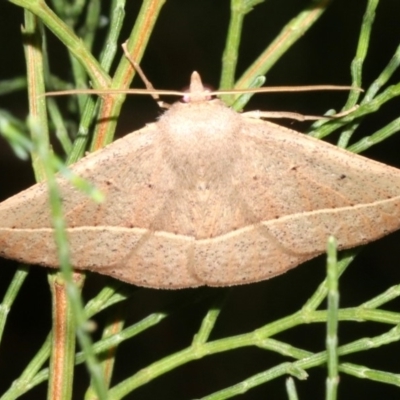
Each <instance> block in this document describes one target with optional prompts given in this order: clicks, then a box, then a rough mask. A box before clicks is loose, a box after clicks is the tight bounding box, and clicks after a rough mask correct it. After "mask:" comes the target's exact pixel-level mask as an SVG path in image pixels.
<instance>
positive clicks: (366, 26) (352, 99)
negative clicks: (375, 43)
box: [338, 0, 379, 148]
mask: <svg viewBox="0 0 400 400" xmlns="http://www.w3.org/2000/svg"><path fill="white" fill-rule="evenodd" d="M378 3H379V0H369V1H368V4H367V9H366V11H365V13H364V17H363V21H362V24H361V31H360V36H359V40H358V45H357V50H356V55H355V57H354V59H353V61H352V63H351V68H350V69H351V76H352V86H354V87H362V68H363V65H364V61H365V59H366V56H367V52H368V46H369V43H370V38H371V31H372V25H373V23H374V20H375V10H376V7H377V6H378ZM359 97H360V92H357V91H355V90H352V91H351V92H350V93H349V97H348V99H347V102H346V104H345V106H344V107H343V111H345V110H349V109H351V108H352V107H354V106H355V105H356V104H357V101H358V99H359ZM358 125H359V123H355V124H351V125H350V129H349V128H348V129H346V130H345V131H344V132H342V134H341V135H340V138H339V141H338V146H339V147H342V148H346V147H347V146H348V144H349V141H350V139H351V136H352V135H353V133H354V131H355V130H356V128H357V127H358Z"/></svg>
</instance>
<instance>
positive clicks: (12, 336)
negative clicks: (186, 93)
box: [0, 0, 400, 400]
mask: <svg viewBox="0 0 400 400" xmlns="http://www.w3.org/2000/svg"><path fill="white" fill-rule="evenodd" d="M128 3H129V4H128V6H127V12H126V14H127V16H126V27H125V31H124V34H123V35H122V37H121V42H122V41H123V40H125V38H127V36H128V32H129V30H130V26H131V24H132V23H133V21H134V19H135V17H136V13H137V9H138V7H139V6H140V4H139V3H140V2H132V1H131V2H128ZM308 3H309V2H308V1H300V0H269V1H266V2H265V3H263V4H261V5H259V6H257V7H256V9H255V10H254V11H253V12H252V13H250V14H249V15H248V16H247V18H246V20H245V25H244V31H243V41H242V45H241V50H242V52H241V55H240V59H239V65H238V76H240V74H241V72H243V71H244V70H245V69H246V68H247V66H248V65H249V64H250V63H251V62H252V60H254V59H255V58H256V57H257V56H258V54H259V53H260V52H261V51H262V50H263V49H264V48H265V46H266V44H268V43H269V42H270V41H271V40H273V39H274V37H275V36H276V35H277V34H278V33H279V32H280V30H281V29H282V27H283V26H284V24H285V23H287V22H288V21H289V20H290V19H291V18H293V17H294V16H296V15H297V13H298V12H299V11H300V10H302V9H303V8H304V6H305V5H307V4H308ZM107 4H108V2H106V1H104V10H105V11H104V12H106V11H107ZM365 7H366V1H360V0H336V1H333V2H332V4H331V6H330V7H329V8H328V10H327V11H326V13H325V14H324V15H323V16H322V17H321V18H320V20H319V21H318V22H317V23H316V24H315V25H314V26H313V27H312V28H311V30H310V31H309V32H307V33H306V34H305V36H304V37H303V38H302V39H301V40H300V41H299V42H297V43H296V44H295V45H294V46H293V48H292V49H291V50H290V51H289V52H288V53H287V54H285V55H284V56H283V57H282V58H281V60H280V61H279V62H278V63H277V64H276V65H275V67H274V68H273V69H272V70H271V72H270V73H269V74H268V76H267V84H269V85H292V84H316V83H330V84H349V83H350V72H349V68H350V67H349V65H350V62H351V60H352V58H353V56H354V54H355V49H356V45H357V40H358V33H359V29H360V25H361V21H362V16H363V13H364V9H365ZM399 15H400V3H399V2H398V1H396V0H386V1H382V2H381V4H380V5H379V7H378V10H377V16H376V22H375V24H374V27H373V32H372V41H371V46H370V48H369V54H368V58H367V60H366V63H365V67H364V75H363V87H365V88H367V87H368V86H369V84H370V83H371V82H372V81H373V79H375V78H376V77H377V75H378V74H379V73H380V71H381V70H382V69H383V68H384V66H385V65H386V64H387V63H388V61H389V59H390V57H391V56H392V55H393V53H394V51H395V49H396V47H397V46H398V44H399V38H400V23H399V22H400V20H399ZM228 21H229V1H227V0H220V1H215V0H192V1H187V0H168V1H167V3H166V5H165V6H164V8H163V10H162V13H161V16H160V19H159V21H158V23H157V26H156V28H155V31H154V34H153V36H152V38H151V40H150V44H149V46H148V49H147V50H146V54H145V56H144V59H143V61H142V68H143V69H144V71H145V72H146V74H147V76H148V78H149V79H150V80H151V81H152V83H153V85H154V86H155V87H157V88H168V89H180V88H182V87H184V86H185V85H187V83H188V79H189V76H190V73H191V72H192V71H193V70H197V71H199V72H200V73H201V75H202V78H203V80H204V81H205V82H207V83H210V84H211V85H214V86H215V87H217V86H218V82H219V74H220V68H221V54H222V50H223V47H224V42H225V35H226V30H227V25H228ZM22 23H23V12H22V9H20V8H18V7H16V6H14V5H12V4H10V3H8V2H5V1H4V0H3V1H1V3H0V52H1V53H0V54H1V62H0V79H7V78H12V77H14V76H16V75H23V74H24V73H25V66H24V57H23V49H22V45H21V33H20V28H21V25H22ZM49 42H50V54H51V57H52V63H53V64H52V67H53V68H54V70H57V71H60V74H62V75H64V76H66V77H68V70H65V68H64V67H65V65H67V62H66V60H67V57H66V55H65V50H64V48H63V46H62V45H61V44H60V43H59V42H58V41H57V39H56V38H54V37H52V36H51V35H49ZM100 44H101V43H97V45H98V46H99V48H100ZM399 77H400V75H399V73H397V76H396V77H395V78H394V79H393V80H392V83H395V82H398V81H399ZM135 85H139V83H138V81H135ZM345 98H346V94H343V93H342V94H338V93H314V94H279V95H268V96H259V97H257V99H255V100H253V101H252V103H251V104H250V105H249V106H248V109H254V108H260V109H263V110H281V111H296V112H301V113H304V114H322V113H324V112H325V111H326V110H327V109H329V108H339V107H340V106H341V105H342V104H343V102H344V99H345ZM399 105H400V104H399V101H397V100H394V101H391V102H390V103H389V104H387V105H385V106H384V107H383V108H382V110H380V112H379V113H377V114H376V115H374V116H372V117H369V118H368V119H367V121H366V122H365V123H364V124H363V125H362V127H361V129H360V130H359V132H358V135H359V136H360V137H362V136H364V135H368V134H370V133H372V132H374V131H375V130H376V129H378V128H379V127H382V126H384V125H385V124H386V123H388V122H389V121H391V120H392V119H394V118H395V117H397V116H398V109H399ZM0 107H1V108H6V109H9V110H11V111H12V112H13V113H14V114H15V115H17V116H19V117H21V118H24V117H25V116H26V115H27V99H26V93H25V92H20V93H18V94H13V95H9V96H6V97H0ZM159 114H160V112H159V110H158V109H157V106H156V105H155V104H154V102H153V101H152V100H151V99H145V98H143V97H134V96H133V97H132V98H130V99H129V101H128V102H127V104H126V106H125V107H124V110H123V113H122V115H121V118H120V123H119V126H118V134H119V135H123V134H125V133H126V132H130V131H133V130H135V129H137V128H139V127H141V126H143V124H144V123H146V122H150V121H153V120H154V119H155V118H156V117H157V116H158V115H159ZM282 123H286V124H287V125H289V126H291V127H295V128H296V129H299V130H306V129H307V126H306V125H304V124H303V125H297V124H294V123H293V122H284V121H283V122H282ZM330 140H333V141H334V140H335V138H332V139H330ZM399 148H400V143H399V136H397V137H396V136H394V137H392V138H390V139H389V140H387V141H385V142H384V143H382V144H380V145H378V146H375V147H374V148H373V149H371V150H369V151H368V152H367V153H366V154H365V155H367V156H368V157H371V158H374V159H377V160H379V161H382V162H385V163H387V164H390V165H394V166H397V167H399V166H400V157H399V152H398V149H399ZM33 183H34V180H33V176H32V172H31V169H30V165H29V162H22V161H20V160H18V159H17V158H16V157H15V156H14V154H13V153H12V151H11V150H10V148H9V146H8V145H7V144H6V143H5V142H4V141H1V143H0V198H1V199H5V198H7V197H8V196H10V195H12V194H14V193H17V192H18V191H20V190H22V189H23V188H26V187H28V186H29V185H31V184H33ZM399 238H400V236H399V234H398V233H397V234H392V235H390V236H388V237H386V238H384V239H382V240H379V241H377V242H375V243H372V244H370V245H368V246H367V247H366V248H365V249H364V250H363V252H362V253H361V254H360V255H359V256H358V258H357V260H356V261H355V262H354V263H353V264H352V266H351V267H350V269H349V270H348V271H347V272H346V273H345V275H344V276H343V277H342V279H341V281H340V290H341V298H340V301H341V306H342V307H352V306H357V305H358V304H360V303H362V302H364V301H366V300H368V299H370V298H371V297H373V296H375V295H377V294H379V293H381V292H382V291H384V290H385V289H386V288H388V287H390V286H392V285H395V284H396V283H398V282H399V279H400V272H399V268H398V265H399V261H400V252H399V246H398V242H399ZM0 261H1V267H0V297H1V296H2V295H3V293H4V292H5V290H6V288H7V286H8V284H9V282H10V280H11V277H12V275H13V273H14V271H15V267H16V265H15V263H14V262H11V261H7V260H0ZM45 272H46V271H45V270H44V269H41V268H32V270H31V273H30V276H29V278H28V280H27V282H26V283H25V285H24V286H23V289H22V291H21V293H20V295H19V297H18V299H17V301H16V304H15V307H13V309H12V311H11V314H10V316H9V320H8V323H7V325H6V330H5V334H4V339H3V342H2V346H1V347H0V376H1V379H0V393H3V392H4V390H5V389H6V388H8V387H9V386H10V384H11V383H12V381H13V380H14V379H15V378H17V377H18V376H19V375H20V373H21V372H22V369H23V368H24V366H25V365H26V363H27V362H28V361H29V360H30V359H31V357H32V356H33V355H34V354H35V353H36V351H37V350H38V349H39V347H40V345H41V343H42V342H43V340H44V338H45V336H46V335H47V333H48V331H49V329H50V324H51V320H50V295H49V290H48V286H47V281H46V273H45ZM324 275H325V261H324V258H323V257H319V258H318V259H316V260H313V261H312V262H308V263H306V264H304V265H302V266H301V267H300V268H297V269H295V270H293V271H291V272H290V273H288V274H285V275H283V276H280V277H278V278H275V279H273V280H271V281H265V282H260V283H257V284H252V285H247V286H243V287H236V288H234V289H233V290H232V291H231V293H230V295H229V297H228V300H227V303H226V306H225V309H224V311H223V312H222V313H221V316H220V319H219V321H218V323H217V325H216V327H215V331H213V334H212V336H211V339H217V338H222V337H226V336H230V335H235V334H240V333H245V332H249V331H251V330H253V329H255V328H257V327H260V326H262V325H264V324H266V323H268V322H271V321H273V320H275V319H277V318H281V317H284V316H286V315H288V314H290V313H292V312H295V311H297V310H298V309H299V308H300V307H301V305H302V304H304V302H305V301H306V300H307V299H308V298H309V297H310V296H311V294H312V293H313V292H314V290H315V289H316V287H317V285H318V284H319V283H320V282H321V281H322V280H323V278H324ZM104 283H105V278H104V277H101V276H99V275H92V276H90V278H89V279H88V283H87V287H86V288H85V296H87V298H90V296H91V295H93V293H95V292H96V290H98V289H99V288H100V287H101V285H103V284H104ZM131 290H134V289H131ZM223 290H224V289H204V290H203V289H196V290H183V291H177V292H165V291H157V290H150V289H138V290H137V291H136V292H135V296H134V299H133V300H132V301H131V302H129V304H127V306H126V307H127V308H128V315H129V317H128V321H127V324H129V323H133V322H135V321H137V320H139V319H140V318H141V317H144V316H146V315H148V314H149V313H151V312H157V311H160V310H162V309H163V307H164V306H165V304H169V303H170V302H176V301H177V302H182V303H183V302H184V300H185V299H187V298H191V297H194V296H197V295H200V294H204V295H206V296H209V297H206V298H205V299H204V300H203V301H201V302H198V303H197V304H196V305H194V306H189V307H186V308H183V309H182V310H180V311H178V312H176V313H174V315H173V316H172V317H170V318H168V319H167V320H164V321H163V322H161V323H160V324H159V325H157V326H156V327H153V328H152V329H150V330H149V331H147V332H145V333H143V334H141V335H139V336H138V337H136V338H134V339H132V340H129V341H128V343H124V344H123V345H122V346H121V348H120V350H119V354H118V357H117V368H116V373H115V377H114V382H115V383H116V382H119V381H120V380H121V379H123V378H126V377H128V376H130V375H132V374H133V373H134V372H135V371H137V370H139V369H140V368H143V367H145V366H147V365H148V364H149V363H151V362H154V361H156V360H158V359H160V358H162V357H164V356H166V355H168V354H171V353H172V352H174V351H178V350H180V349H183V348H185V347H186V346H188V345H189V343H190V341H191V339H192V337H193V335H194V333H195V332H196V330H197V329H198V327H199V324H200V322H201V318H202V316H203V315H204V313H205V312H206V310H207V309H208V307H209V305H210V304H211V303H212V300H213V296H214V297H215V296H218V295H219V294H220V293H221V292H222V291H223ZM398 307H399V301H394V302H391V303H390V304H387V305H385V308H386V309H390V310H393V311H396V310H398ZM103 320H104V316H102V315H100V316H99V317H96V321H97V322H98V323H99V324H100V325H101V324H102V322H103ZM387 329H389V327H388V326H384V325H383V326H381V325H378V324H371V323H356V322H353V323H349V322H346V323H343V324H341V326H340V336H339V340H340V343H341V344H345V343H348V342H351V341H353V340H356V339H357V338H360V337H368V336H374V335H377V334H379V333H383V332H384V331H386V330H387ZM324 330H325V326H324V325H323V324H313V325H304V326H301V327H299V328H296V329H293V330H291V331H288V332H285V333H284V334H280V335H278V336H277V338H278V339H281V340H284V341H287V342H289V343H292V344H293V345H295V346H299V347H302V348H305V349H308V350H311V351H321V350H323V349H324V341H325V333H324ZM399 354H400V345H399V344H398V343H395V344H391V345H390V346H386V347H382V348H379V349H374V350H370V351H369V352H363V353H361V354H356V355H351V356H346V357H343V358H342V359H341V360H342V361H347V362H354V363H359V364H363V365H366V366H368V367H370V368H374V369H382V370H387V371H391V372H393V373H398V372H399V364H398V358H399ZM282 361H285V359H284V358H283V357H281V356H278V355H276V354H275V353H271V352H268V351H263V350H261V349H257V348H242V349H239V350H235V351H230V352H225V353H221V354H219V355H216V356H212V357H206V358H204V359H203V360H199V361H196V362H193V363H190V364H188V365H187V366H184V367H181V368H178V369H177V370H175V371H173V372H172V373H169V374H166V375H164V376H163V377H161V378H159V379H157V380H156V381H154V382H152V383H149V384H147V385H145V386H143V387H141V388H140V389H139V390H137V391H135V392H134V393H132V394H131V395H130V396H128V398H135V399H140V400H144V399H174V400H175V399H192V398H199V397H202V396H205V395H207V394H208V393H212V392H213V391H216V390H219V389H222V388H224V387H226V386H229V385H233V384H235V383H237V382H240V381H241V380H243V379H245V378H247V377H249V376H251V375H253V374H256V373H258V372H261V371H263V370H266V369H268V368H270V367H272V366H274V365H276V364H277V363H280V362H282ZM287 361H289V360H287ZM308 373H309V378H308V380H307V381H301V382H300V381H297V382H296V383H297V389H298V391H299V395H300V398H302V399H310V398H311V399H320V398H323V397H324V391H325V377H326V371H325V369H323V368H318V369H311V370H309V371H308ZM86 379H87V375H86V371H85V369H84V367H79V368H78V370H77V374H76V386H77V388H76V395H75V398H81V397H82V388H84V387H85V384H86V382H87V380H86ZM284 382H285V380H284V378H279V379H276V380H274V381H273V382H269V383H267V384H265V385H261V386H259V387H257V388H255V389H253V390H251V391H249V392H248V393H246V394H245V395H243V396H242V397H241V398H245V399H259V398H265V397H266V396H268V397H269V398H273V399H286V398H287V395H286V393H285V389H284ZM45 393H46V392H45V385H41V386H40V387H39V388H36V389H34V390H32V391H31V392H29V393H28V394H26V395H25V396H24V397H23V398H24V399H38V398H45ZM355 393H357V397H359V398H364V399H375V398H378V397H379V398H387V399H390V398H398V396H399V394H400V391H399V389H398V388H397V387H395V386H389V385H385V384H380V383H375V382H371V381H368V380H358V379H357V378H353V377H350V376H347V375H345V374H341V381H340V388H339V398H340V399H342V400H343V399H350V398H354V394H355Z"/></svg>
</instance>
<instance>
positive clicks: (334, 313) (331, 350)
mask: <svg viewBox="0 0 400 400" xmlns="http://www.w3.org/2000/svg"><path fill="white" fill-rule="evenodd" d="M327 255H328V257H327V279H328V320H327V332H326V352H327V356H328V377H327V380H326V400H336V398H337V389H338V385H339V375H338V363H339V359H338V334H337V331H338V309H339V291H338V280H339V271H338V266H337V252H336V240H335V238H333V237H330V238H329V239H328V249H327Z"/></svg>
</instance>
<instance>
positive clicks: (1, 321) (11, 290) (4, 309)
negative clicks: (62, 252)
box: [0, 265, 29, 342]
mask: <svg viewBox="0 0 400 400" xmlns="http://www.w3.org/2000/svg"><path fill="white" fill-rule="evenodd" d="M28 273H29V267H28V266H26V265H20V266H19V267H18V269H17V271H16V272H15V274H14V277H13V279H12V281H11V283H10V284H9V285H8V288H7V292H6V294H5V295H4V298H3V301H2V302H1V304H0V342H1V339H2V338H3V331H4V326H5V324H6V321H7V317H8V313H9V312H10V310H11V306H12V305H13V303H14V300H15V298H16V297H17V295H18V292H19V290H20V289H21V286H22V284H23V283H24V282H25V279H26V278H27V276H28Z"/></svg>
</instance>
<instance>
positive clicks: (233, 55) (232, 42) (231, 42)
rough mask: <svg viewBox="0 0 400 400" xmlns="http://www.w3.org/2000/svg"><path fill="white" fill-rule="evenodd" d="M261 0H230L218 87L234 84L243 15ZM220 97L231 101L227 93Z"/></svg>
mask: <svg viewBox="0 0 400 400" xmlns="http://www.w3.org/2000/svg"><path fill="white" fill-rule="evenodd" d="M263 1H264V0H250V1H249V0H231V18H230V21H229V27H228V34H227V37H226V43H225V49H224V53H223V55H222V71H221V81H220V89H231V88H233V86H234V82H235V73H236V65H237V61H238V54H239V44H240V38H241V34H242V27H243V21H244V17H245V15H246V14H247V13H249V12H250V11H251V10H252V9H253V7H254V6H255V5H256V4H258V3H262V2H263ZM222 99H223V100H224V101H225V102H226V103H227V104H231V103H232V100H231V101H229V96H227V95H226V96H222Z"/></svg>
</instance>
